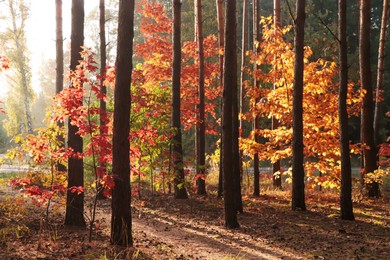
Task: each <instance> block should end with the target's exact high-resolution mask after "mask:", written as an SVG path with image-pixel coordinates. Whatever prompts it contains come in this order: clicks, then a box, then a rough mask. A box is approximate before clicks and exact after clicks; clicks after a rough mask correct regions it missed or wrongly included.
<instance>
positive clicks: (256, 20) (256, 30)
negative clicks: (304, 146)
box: [252, 0, 261, 197]
mask: <svg viewBox="0 0 390 260" xmlns="http://www.w3.org/2000/svg"><path fill="white" fill-rule="evenodd" d="M253 38H254V39H255V40H256V41H257V42H260V41H261V28H260V0H253ZM258 51H259V50H258V48H257V47H256V44H254V45H253V52H254V53H258ZM253 70H254V71H256V70H257V64H256V62H254V63H253ZM254 84H255V86H256V87H257V88H259V87H260V82H259V81H258V80H257V79H256V77H255V78H254ZM258 101H259V100H256V102H258ZM253 121H254V122H253V125H252V128H253V131H254V132H256V130H257V129H259V118H258V116H257V115H255V116H254V118H253ZM254 138H255V141H256V142H258V141H259V137H258V136H257V135H256V133H255V134H254ZM253 176H254V178H253V196H256V197H258V196H260V172H259V155H258V153H257V152H256V153H255V154H254V156H253Z"/></svg>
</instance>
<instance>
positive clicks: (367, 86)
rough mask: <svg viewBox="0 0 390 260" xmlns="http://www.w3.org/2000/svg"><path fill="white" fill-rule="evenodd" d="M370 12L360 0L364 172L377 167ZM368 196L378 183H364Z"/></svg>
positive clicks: (374, 192)
mask: <svg viewBox="0 0 390 260" xmlns="http://www.w3.org/2000/svg"><path fill="white" fill-rule="evenodd" d="M370 13H371V1H370V0H360V33H359V35H360V38H359V66H360V82H361V85H362V90H363V91H364V92H365V95H364V97H363V104H362V144H363V145H364V148H363V160H364V174H368V173H372V172H374V171H375V170H376V169H377V166H376V149H375V144H374V127H373V123H374V118H373V117H374V108H373V93H372V91H373V88H372V85H371V84H372V82H371V65H370V27H371V21H370ZM366 189H367V193H368V196H369V197H379V196H380V192H379V183H377V182H370V183H366Z"/></svg>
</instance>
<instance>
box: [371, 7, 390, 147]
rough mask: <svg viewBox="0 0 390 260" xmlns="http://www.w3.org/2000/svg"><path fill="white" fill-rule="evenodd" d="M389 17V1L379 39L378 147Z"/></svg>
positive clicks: (383, 14) (376, 116)
mask: <svg viewBox="0 0 390 260" xmlns="http://www.w3.org/2000/svg"><path fill="white" fill-rule="evenodd" d="M388 17H389V0H383V10H382V23H381V31H380V37H379V48H378V70H377V80H376V97H375V111H374V144H375V147H378V145H379V144H381V142H382V140H381V138H380V133H379V129H380V127H381V118H382V116H383V115H382V102H381V97H382V95H381V94H382V91H383V77H384V73H385V46H386V36H387V34H386V30H387V20H388Z"/></svg>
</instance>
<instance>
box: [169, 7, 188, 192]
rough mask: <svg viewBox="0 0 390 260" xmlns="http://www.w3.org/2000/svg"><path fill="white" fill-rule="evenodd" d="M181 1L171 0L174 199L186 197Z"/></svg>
mask: <svg viewBox="0 0 390 260" xmlns="http://www.w3.org/2000/svg"><path fill="white" fill-rule="evenodd" d="M180 39H181V1H180V0H173V65H172V127H173V128H174V129H175V134H174V136H173V139H172V157H173V160H172V161H173V169H174V181H173V182H174V193H175V198H176V199H187V198H188V195H187V191H186V188H185V185H184V184H185V183H184V182H185V180H184V168H183V150H182V138H181V124H180V74H181V40H180Z"/></svg>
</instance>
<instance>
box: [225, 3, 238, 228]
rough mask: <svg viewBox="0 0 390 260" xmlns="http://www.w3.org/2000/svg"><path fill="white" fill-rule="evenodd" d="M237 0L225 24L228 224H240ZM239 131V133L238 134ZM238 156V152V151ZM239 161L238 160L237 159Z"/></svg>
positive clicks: (228, 10)
mask: <svg viewBox="0 0 390 260" xmlns="http://www.w3.org/2000/svg"><path fill="white" fill-rule="evenodd" d="M236 37H237V36H236V1H235V0H227V1H226V23H225V45H224V46H225V60H224V74H223V104H222V108H223V109H222V112H223V113H222V116H223V128H222V131H223V135H222V136H223V139H222V142H223V149H222V164H223V167H222V170H223V188H224V189H223V195H224V204H225V227H226V228H237V227H239V224H238V221H237V204H236V200H235V183H234V182H235V181H236V177H235V174H236V172H235V170H236V169H235V166H236V165H237V166H238V158H236V157H235V155H236V153H235V152H234V151H233V150H234V149H235V145H234V139H237V138H238V136H234V132H235V131H234V129H233V128H234V123H233V121H234V119H233V116H234V114H233V105H234V101H233V98H234V95H235V96H236V97H237V94H235V91H237V53H236V51H237V46H236V40H237V38H236ZM237 134H238V133H237ZM237 155H238V151H237ZM235 160H236V162H234V161H235Z"/></svg>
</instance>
